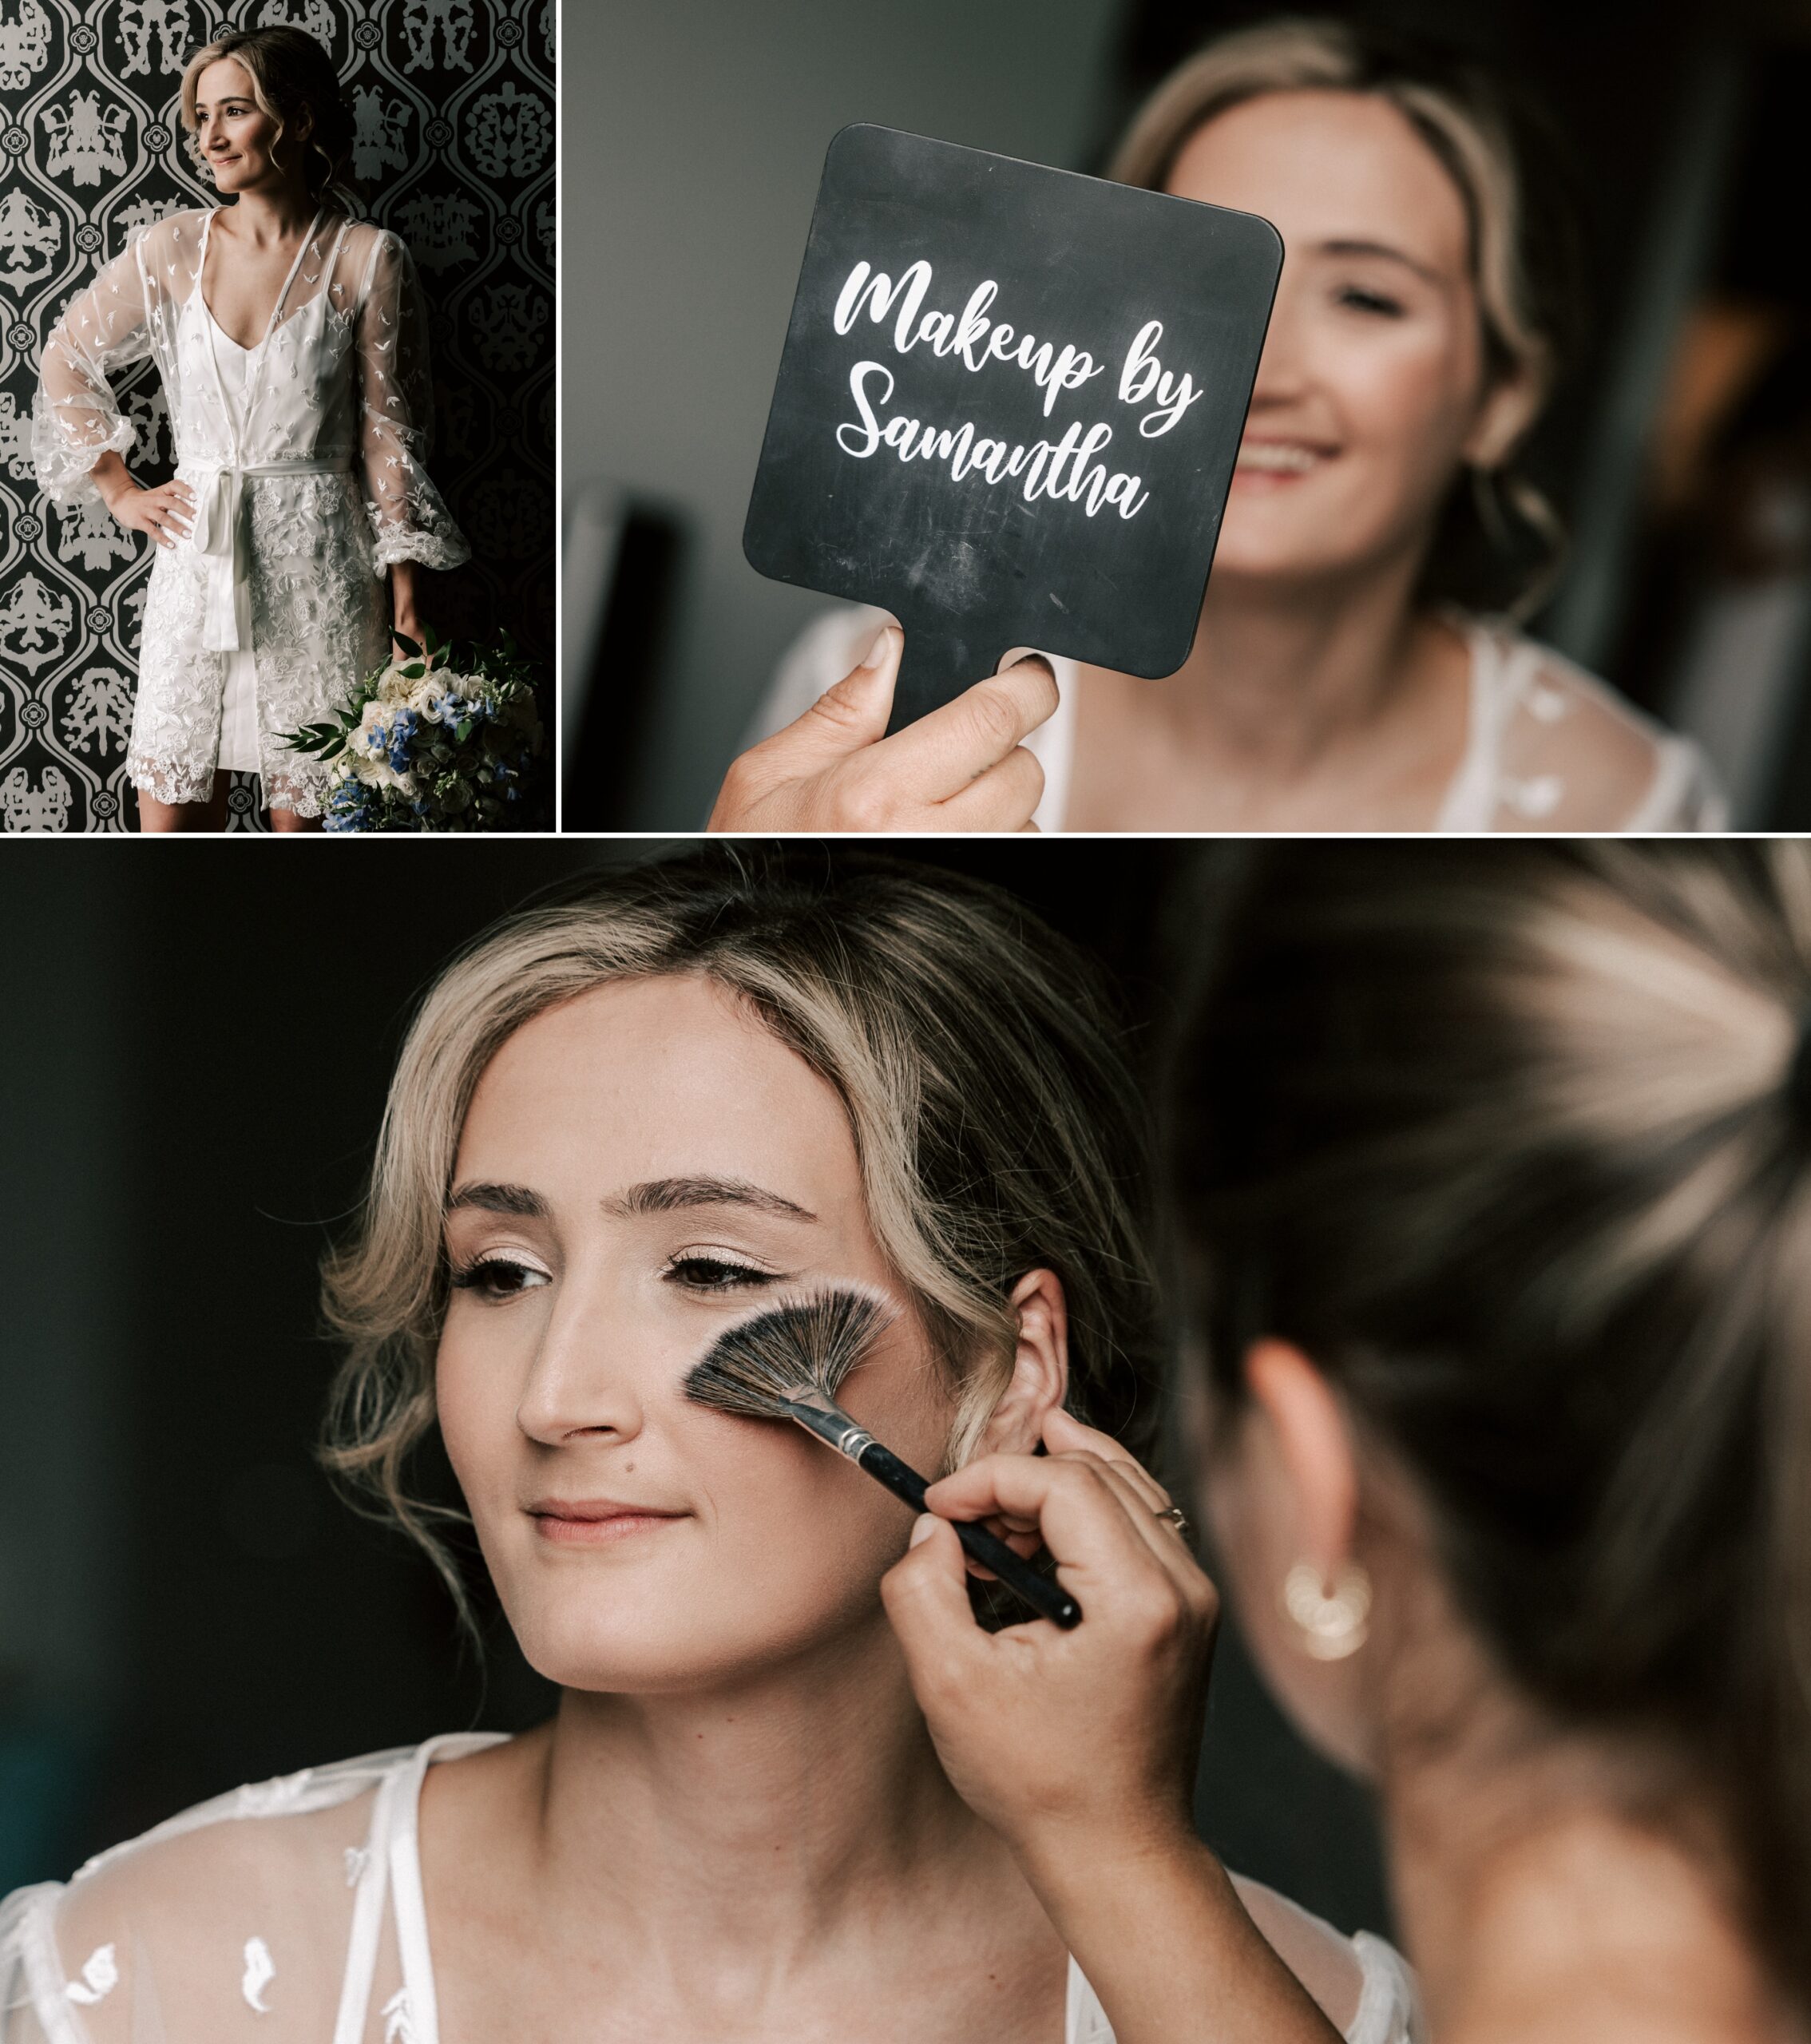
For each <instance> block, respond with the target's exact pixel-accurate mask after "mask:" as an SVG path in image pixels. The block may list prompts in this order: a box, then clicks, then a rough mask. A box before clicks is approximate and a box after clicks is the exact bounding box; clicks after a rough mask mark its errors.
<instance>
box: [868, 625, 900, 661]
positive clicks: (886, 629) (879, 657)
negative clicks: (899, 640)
mask: <svg viewBox="0 0 1811 2044" xmlns="http://www.w3.org/2000/svg"><path fill="white" fill-rule="evenodd" d="M893 641H894V628H893V626H891V625H890V624H883V625H882V627H881V628H880V636H879V637H878V638H877V639H876V640H875V641H874V644H873V645H871V646H870V648H868V657H867V658H866V660H864V661H863V662H862V666H863V667H867V668H870V669H871V668H874V667H885V666H886V661H887V656H888V655H889V654H890V652H892V651H893Z"/></svg>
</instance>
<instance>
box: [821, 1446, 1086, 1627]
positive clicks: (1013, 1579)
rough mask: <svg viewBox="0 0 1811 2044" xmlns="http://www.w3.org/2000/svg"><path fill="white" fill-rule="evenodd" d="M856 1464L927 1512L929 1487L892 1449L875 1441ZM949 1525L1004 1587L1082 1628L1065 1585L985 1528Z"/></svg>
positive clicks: (960, 1523)
mask: <svg viewBox="0 0 1811 2044" xmlns="http://www.w3.org/2000/svg"><path fill="white" fill-rule="evenodd" d="M855 1460H856V1463H857V1464H858V1467H860V1468H863V1469H866V1471H867V1472H868V1474H869V1475H870V1476H872V1477H873V1478H874V1481H875V1482H876V1483H885V1484H886V1487H887V1488H888V1489H889V1490H890V1491H892V1493H893V1495H894V1496H895V1497H896V1498H903V1499H905V1501H906V1503H907V1504H909V1506H910V1507H912V1509H913V1511H923V1510H924V1508H925V1491H926V1489H927V1488H928V1487H929V1486H928V1485H927V1484H926V1483H925V1480H924V1478H923V1477H922V1476H920V1475H919V1474H918V1472H917V1470H916V1469H909V1468H907V1467H906V1464H904V1463H903V1462H902V1461H901V1460H900V1459H899V1457H898V1456H897V1455H895V1454H894V1452H893V1450H892V1449H891V1448H882V1446H881V1444H880V1443H879V1442H878V1440H877V1441H873V1442H870V1444H869V1445H868V1446H867V1447H866V1448H863V1449H862V1452H861V1453H860V1454H859V1455H858V1456H856V1457H855ZM949 1524H951V1525H952V1526H953V1527H955V1528H956V1537H957V1539H958V1540H960V1541H961V1543H962V1545H963V1546H964V1547H966V1548H967V1549H968V1551H969V1553H970V1554H971V1555H973V1556H974V1558H975V1559H976V1560H977V1562H980V1563H982V1564H983V1566H984V1567H988V1568H990V1569H992V1570H993V1572H994V1574H995V1575H997V1576H998V1577H999V1579H1000V1580H1001V1582H1002V1583H1007V1584H1009V1585H1010V1586H1011V1587H1012V1589H1014V1590H1017V1592H1018V1593H1019V1594H1020V1596H1021V1597H1022V1598H1024V1600H1025V1602H1027V1603H1028V1604H1029V1605H1030V1606H1031V1607H1032V1610H1035V1611H1038V1612H1040V1613H1041V1614H1043V1616H1044V1617H1045V1618H1048V1619H1050V1620H1051V1621H1052V1623H1053V1624H1056V1625H1060V1626H1074V1625H1080V1622H1081V1606H1080V1604H1078V1603H1077V1602H1076V1600H1075V1598H1072V1596H1071V1595H1070V1594H1069V1593H1068V1590H1065V1589H1064V1587H1063V1586H1062V1585H1061V1583H1052V1581H1051V1579H1049V1577H1048V1576H1047V1575H1039V1574H1038V1572H1037V1571H1036V1569H1035V1568H1033V1567H1032V1565H1031V1563H1029V1562H1028V1561H1023V1560H1021V1559H1020V1558H1019V1556H1018V1555H1016V1554H1014V1553H1013V1551H1012V1549H1011V1548H1010V1547H1008V1546H1007V1544H1006V1543H1005V1541H1004V1540H997V1539H994V1537H993V1535H992V1534H991V1533H990V1532H989V1531H988V1530H987V1528H986V1527H985V1526H977V1525H976V1524H974V1523H973V1522H972V1521H971V1520H969V1519H951V1520H950V1521H949Z"/></svg>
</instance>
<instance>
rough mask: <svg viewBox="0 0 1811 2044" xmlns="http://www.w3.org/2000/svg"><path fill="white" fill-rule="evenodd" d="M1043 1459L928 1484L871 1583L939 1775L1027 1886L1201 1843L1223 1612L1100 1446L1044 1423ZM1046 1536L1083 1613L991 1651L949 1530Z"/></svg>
mask: <svg viewBox="0 0 1811 2044" xmlns="http://www.w3.org/2000/svg"><path fill="white" fill-rule="evenodd" d="M1044 1446H1045V1448H1047V1450H1048V1453H1047V1454H1045V1455H1044V1456H1030V1455H995V1456H987V1457H985V1459H984V1460H981V1461H978V1462H974V1463H971V1464H969V1466H968V1467H967V1468H964V1469H960V1470H958V1471H957V1472H956V1473H955V1474H954V1475H953V1476H946V1477H945V1478H944V1479H943V1480H942V1481H941V1483H933V1485H932V1486H931V1487H930V1490H929V1492H928V1494H927V1495H926V1498H925V1503H926V1504H927V1506H928V1507H929V1509H930V1511H931V1512H932V1513H933V1514H935V1515H936V1516H934V1517H926V1518H925V1519H921V1520H920V1521H919V1523H918V1524H917V1527H915V1528H914V1529H913V1543H912V1545H911V1547H909V1549H908V1550H907V1551H906V1555H905V1557H904V1559H902V1560H901V1561H900V1562H899V1563H897V1564H896V1565H895V1566H894V1567H893V1568H892V1569H890V1571H888V1573H887V1574H886V1576H885V1577H883V1578H882V1583H881V1592H882V1596H883V1597H884V1598H885V1599H886V1609H887V1615H888V1617H889V1618H890V1619H891V1620H892V1622H893V1629H894V1632H895V1633H896V1634H898V1638H899V1642H900V1644H901V1646H902V1647H903V1648H904V1650H905V1654H906V1664H907V1667H908V1669H909V1673H910V1675H911V1680H912V1686H913V1691H914V1692H915V1693H916V1695H917V1699H918V1703H919V1706H920V1708H921V1709H922V1710H923V1712H924V1713H925V1718H926V1720H927V1721H928V1722H929V1726H930V1732H931V1737H932V1738H933V1740H934V1741H936V1744H937V1753H938V1756H939V1757H940V1758H941V1761H942V1762H943V1765H944V1769H945V1773H947V1774H948V1775H949V1778H950V1780H951V1781H952V1782H953V1784H954V1785H955V1786H956V1788H957V1790H958V1791H959V1792H960V1793H961V1796H963V1798H964V1800H965V1801H967V1802H968V1803H969V1805H970V1806H971V1808H973V1809H974V1810H975V1811H976V1812H977V1813H978V1814H979V1815H980V1816H982V1817H984V1818H985V1820H987V1822H988V1823H989V1824H992V1825H993V1828H995V1829H996V1830H997V1831H998V1832H1000V1833H1001V1836H1003V1837H1004V1838H1005V1840H1006V1841H1007V1843H1008V1844H1009V1845H1010V1846H1011V1847H1012V1849H1013V1851H1014V1852H1016V1853H1017V1854H1018V1855H1019V1856H1020V1860H1021V1861H1023V1862H1024V1864H1026V1868H1027V1871H1028V1872H1029V1873H1031V1874H1032V1877H1033V1879H1034V1880H1036V1878H1037V1872H1038V1870H1039V1869H1040V1868H1049V1867H1053V1866H1056V1865H1059V1864H1074V1861H1075V1857H1076V1855H1078V1854H1086V1855H1088V1856H1090V1857H1094V1856H1097V1855H1103V1854H1104V1855H1108V1856H1122V1855H1124V1854H1126V1853H1127V1852H1131V1853H1133V1854H1136V1853H1138V1852H1141V1851H1143V1850H1146V1849H1148V1848H1151V1847H1152V1846H1155V1847H1157V1848H1159V1849H1162V1848H1171V1847H1175V1846H1178V1845H1183V1844H1186V1847H1187V1848H1193V1847H1194V1843H1195V1833H1194V1820H1193V1812H1192V1807H1191V1806H1192V1797H1193V1789H1194V1783H1195V1764H1196V1756H1197V1753H1198V1750H1199V1745H1200V1738H1201V1727H1202V1720H1203V1713H1204V1710H1205V1708H1206V1703H1207V1670H1208V1664H1209V1662H1210V1659H1211V1656H1212V1652H1213V1642H1214V1632H1215V1626H1216V1624H1217V1622H1218V1620H1219V1594H1218V1593H1217V1592H1216V1591H1215V1587H1214V1586H1213V1584H1212V1583H1211V1582H1210V1581H1209V1580H1208V1579H1207V1576H1206V1575H1203V1572H1202V1571H1201V1569H1200V1568H1199V1567H1198V1566H1197V1564H1196V1563H1195V1558H1194V1556H1193V1555H1191V1553H1190V1552H1189V1551H1188V1548H1187V1545H1186V1544H1185V1543H1184V1541H1183V1537H1182V1535H1181V1532H1180V1531H1179V1529H1178V1527H1176V1526H1175V1524H1174V1523H1173V1522H1172V1521H1171V1519H1167V1518H1166V1517H1164V1516H1163V1514H1165V1513H1166V1512H1167V1511H1168V1510H1169V1508H1170V1499H1169V1498H1168V1496H1167V1494H1166V1493H1165V1492H1164V1491H1163V1489H1162V1487H1160V1486H1159V1484H1158V1483H1156V1481H1155V1480H1154V1479H1153V1478H1152V1477H1151V1476H1150V1475H1149V1474H1148V1473H1147V1472H1146V1471H1145V1470H1143V1469H1142V1468H1140V1467H1139V1464H1137V1463H1136V1462H1135V1461H1134V1460H1132V1459H1131V1456H1128V1455H1127V1453H1126V1452H1125V1450H1124V1449H1123V1448H1121V1447H1120V1446H1119V1444H1118V1443H1117V1442H1116V1441H1115V1440H1112V1439H1111V1438H1110V1437H1109V1436H1107V1435H1105V1434H1102V1433H1097V1432H1095V1431H1094V1429H1093V1428H1090V1427H1084V1426H1083V1425H1082V1424H1080V1422H1079V1421H1078V1420H1072V1419H1071V1418H1070V1417H1069V1416H1068V1414H1067V1413H1064V1412H1053V1413H1052V1415H1051V1416H1050V1417H1049V1419H1048V1421H1047V1422H1046V1424H1045V1426H1044ZM949 1519H991V1520H994V1521H996V1522H1001V1521H1003V1522H1004V1523H1005V1528H1006V1530H1007V1531H1008V1533H1009V1534H1012V1533H1021V1534H1023V1533H1029V1532H1030V1531H1032V1530H1034V1529H1035V1530H1036V1531H1037V1532H1039V1533H1040V1534H1041V1535H1042V1537H1043V1540H1044V1544H1045V1545H1046V1546H1047V1547H1048V1548H1049V1549H1050V1551H1051V1552H1052V1555H1055V1557H1056V1564H1057V1575H1058V1578H1059V1579H1060V1581H1061V1583H1062V1584H1063V1586H1064V1588H1065V1589H1066V1590H1070V1591H1072V1592H1073V1594H1074V1595H1075V1597H1076V1601H1077V1602H1079V1603H1080V1606H1081V1607H1082V1619H1081V1622H1080V1624H1079V1625H1077V1626H1074V1627H1073V1628H1072V1629H1071V1630H1068V1631H1064V1630H1062V1629H1060V1627H1058V1626H1055V1625H1052V1623H1050V1622H1049V1621H1048V1620H1047V1619H1039V1620H1037V1621H1036V1622H1031V1623H1028V1624H1024V1625H1016V1626H1010V1627H1009V1628H1008V1629H1007V1630H1005V1631H1003V1632H999V1633H993V1634H989V1633H987V1632H985V1631H983V1630H982V1629H981V1627H980V1626H978V1625H977V1623H976V1622H975V1620H974V1618H973V1613H972V1611H971V1610H970V1606H969V1597H968V1590H967V1584H966V1577H967V1572H968V1571H967V1567H966V1563H965V1556H964V1553H963V1550H962V1547H961V1544H960V1543H959V1542H958V1541H957V1538H956V1534H955V1531H954V1529H953V1527H951V1526H949V1525H948V1524H947V1523H945V1521H946V1520H949Z"/></svg>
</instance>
